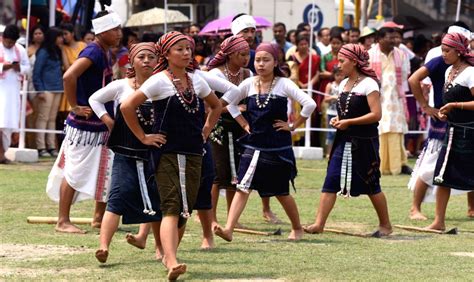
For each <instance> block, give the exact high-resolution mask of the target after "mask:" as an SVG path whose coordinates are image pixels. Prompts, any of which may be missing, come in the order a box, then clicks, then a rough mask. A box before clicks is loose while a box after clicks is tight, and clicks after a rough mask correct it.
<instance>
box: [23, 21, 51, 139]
mask: <svg viewBox="0 0 474 282" xmlns="http://www.w3.org/2000/svg"><path fill="white" fill-rule="evenodd" d="M45 33H46V29H45V28H44V27H43V26H42V25H40V24H38V25H36V26H34V27H33V29H32V30H31V32H30V38H29V42H30V44H29V45H28V50H27V53H28V58H29V60H30V66H31V67H30V71H29V72H28V78H29V79H28V91H30V92H29V93H28V101H29V102H31V106H32V108H33V114H31V115H27V117H26V128H34V127H35V122H36V113H37V107H36V101H37V100H36V99H35V97H36V94H35V93H34V91H35V87H34V85H33V79H31V78H32V77H33V66H34V65H35V60H36V51H38V49H39V48H40V47H41V43H43V41H44V34H45ZM35 138H36V134H35V133H33V132H27V133H26V135H25V142H26V147H28V148H36V141H35Z"/></svg>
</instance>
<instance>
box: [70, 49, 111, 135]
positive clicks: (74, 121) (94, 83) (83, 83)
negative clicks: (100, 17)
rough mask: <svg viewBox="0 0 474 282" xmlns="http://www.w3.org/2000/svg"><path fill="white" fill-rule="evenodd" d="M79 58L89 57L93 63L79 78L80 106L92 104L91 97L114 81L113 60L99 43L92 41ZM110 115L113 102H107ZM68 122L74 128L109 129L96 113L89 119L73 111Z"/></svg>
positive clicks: (78, 97)
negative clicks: (90, 102)
mask: <svg viewBox="0 0 474 282" xmlns="http://www.w3.org/2000/svg"><path fill="white" fill-rule="evenodd" d="M79 58H87V59H89V60H90V61H91V62H92V65H91V66H90V67H89V68H88V69H86V70H85V71H84V72H83V73H82V74H81V76H79V78H78V79H77V89H76V99H77V105H78V106H90V105H89V97H90V96H92V94H94V92H96V91H97V90H99V89H100V88H102V87H104V86H106V85H107V84H108V83H109V82H111V81H112V67H111V66H112V61H111V60H110V56H108V55H107V53H106V52H105V51H104V50H103V49H102V48H101V47H100V46H99V45H98V44H97V43H95V42H94V43H90V44H89V45H87V47H86V48H84V49H83V50H82V51H81V53H79V57H78V59H79ZM105 109H106V110H107V112H108V113H109V115H110V116H114V115H113V102H108V103H106V104H105ZM66 123H67V124H68V125H70V126H72V127H74V128H78V129H81V130H87V131H93V132H96V131H107V130H108V129H107V127H106V126H105V124H104V123H102V121H101V120H100V119H99V118H98V117H97V116H96V115H95V114H94V115H93V116H92V117H90V118H89V119H87V120H85V118H84V117H81V116H76V115H75V114H74V113H71V114H70V115H69V116H68V118H67V120H66Z"/></svg>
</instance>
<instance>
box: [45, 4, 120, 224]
mask: <svg viewBox="0 0 474 282" xmlns="http://www.w3.org/2000/svg"><path fill="white" fill-rule="evenodd" d="M121 23H122V21H121V20H120V18H119V17H118V15H117V14H115V13H108V12H107V11H101V12H99V13H98V15H97V17H96V18H95V19H94V20H92V25H93V26H94V31H95V32H96V40H95V41H94V42H93V43H91V44H89V45H88V46H87V47H86V48H85V49H84V50H82V52H81V53H80V55H79V58H78V59H77V60H76V61H75V62H74V63H73V65H72V66H71V67H70V68H69V69H68V70H67V71H66V73H65V74H64V77H63V79H64V93H65V94H66V96H67V98H68V101H69V104H70V105H71V107H72V109H71V113H70V114H69V116H68V117H67V120H66V128H65V131H66V136H65V138H64V141H63V143H62V146H61V151H60V152H59V155H58V158H57V159H56V162H55V164H54V166H53V168H52V170H51V173H50V174H49V177H48V184H47V187H46V192H47V194H48V196H49V197H50V198H51V199H52V200H54V201H59V217H58V223H57V225H56V231H58V232H67V233H84V231H82V230H81V229H79V228H78V227H76V226H75V225H73V224H72V223H71V221H70V218H69V213H70V210H71V205H72V204H73V203H74V202H77V201H81V200H86V199H95V200H96V207H95V213H94V218H93V221H92V226H93V227H97V228H99V227H100V223H101V221H102V217H103V215H104V212H105V207H106V204H105V200H106V197H107V190H108V186H109V185H110V182H109V180H110V179H109V178H108V175H107V172H108V170H109V169H110V166H111V163H112V157H113V156H112V153H110V151H109V150H108V148H107V147H106V146H105V144H106V143H107V139H108V136H109V130H110V129H111V127H110V125H107V124H105V123H103V122H102V121H101V120H100V119H99V118H98V117H97V116H96V115H95V114H94V113H93V112H92V110H91V108H90V107H89V102H88V100H89V97H90V96H91V95H92V94H93V93H94V92H95V91H97V90H99V89H100V88H102V87H105V85H107V84H108V83H109V82H110V81H111V79H112V71H111V64H110V63H111V62H110V58H109V55H108V54H109V48H110V47H112V46H115V45H117V44H118V42H119V41H120V38H121V34H122V32H121V29H120V25H121ZM107 111H108V112H109V114H111V113H112V112H113V105H112V104H109V105H107Z"/></svg>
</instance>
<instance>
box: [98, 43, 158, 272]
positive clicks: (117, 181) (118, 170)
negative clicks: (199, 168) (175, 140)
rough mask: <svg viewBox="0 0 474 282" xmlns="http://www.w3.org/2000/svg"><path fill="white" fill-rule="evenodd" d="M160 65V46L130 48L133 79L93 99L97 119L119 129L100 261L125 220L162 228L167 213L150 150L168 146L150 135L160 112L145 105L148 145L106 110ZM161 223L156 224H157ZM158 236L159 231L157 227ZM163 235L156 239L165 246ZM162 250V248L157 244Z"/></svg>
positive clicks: (112, 140)
mask: <svg viewBox="0 0 474 282" xmlns="http://www.w3.org/2000/svg"><path fill="white" fill-rule="evenodd" d="M157 63H158V56H157V54H156V47H155V44H154V43H138V44H135V45H132V47H131V48H130V64H131V66H132V67H131V69H130V70H129V71H128V75H127V76H128V78H125V79H121V80H116V81H114V82H112V83H110V84H109V85H107V86H106V87H105V88H102V89H100V90H99V91H97V92H95V93H94V95H92V96H91V97H90V98H89V103H90V105H91V107H92V109H93V110H94V112H95V114H96V115H97V116H98V117H99V118H100V119H101V120H102V121H103V122H104V123H105V124H108V125H109V126H110V127H113V129H112V132H111V135H110V137H109V142H108V146H109V148H110V149H111V150H112V151H114V153H115V156H114V162H113V167H112V184H111V190H110V194H109V198H108V200H107V210H106V212H105V214H104V219H103V220H102V225H101V228H100V239H99V240H100V246H99V249H98V250H97V251H96V254H95V256H96V258H97V260H99V261H100V262H102V263H104V262H106V260H107V257H108V254H109V252H108V250H109V245H110V242H111V240H112V237H113V235H114V233H115V231H116V230H117V227H118V225H119V220H120V216H122V222H123V223H124V224H135V223H144V222H152V226H153V225H159V221H161V212H160V210H159V197H158V189H157V188H156V182H155V178H154V175H153V174H151V175H150V173H148V171H147V168H148V160H149V152H148V145H150V146H160V145H161V144H164V143H166V137H165V136H164V135H161V134H150V133H151V130H152V126H153V123H154V118H155V117H154V112H153V109H152V105H151V103H145V104H143V105H140V106H139V107H138V108H137V110H136V114H137V116H138V119H139V121H140V126H141V127H142V128H143V130H144V131H145V133H146V134H150V135H149V136H147V141H146V142H145V143H146V145H145V144H143V143H142V142H140V141H139V140H138V139H137V138H136V137H135V135H133V133H132V132H131V131H130V129H129V128H128V127H127V125H126V124H125V122H124V120H123V117H122V113H121V112H120V109H117V111H116V116H115V122H114V119H113V118H112V117H111V116H110V115H109V114H108V113H107V111H106V109H105V104H106V103H107V102H110V101H113V102H115V104H116V105H120V104H121V102H122V101H123V100H124V99H125V98H126V97H127V96H129V95H130V94H132V93H133V92H134V91H135V90H137V89H138V88H139V87H140V86H141V85H142V84H143V82H144V81H145V80H147V79H148V78H149V77H150V76H151V75H152V74H153V69H154V68H155V67H156V65H157ZM153 223H155V224H153ZM153 230H154V231H155V230H157V231H158V230H159V226H155V227H154V228H153ZM159 237H160V234H159V231H158V232H155V239H156V240H159ZM157 245H158V246H160V243H159V242H158V244H157Z"/></svg>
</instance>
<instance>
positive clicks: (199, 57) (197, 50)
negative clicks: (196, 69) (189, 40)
mask: <svg viewBox="0 0 474 282" xmlns="http://www.w3.org/2000/svg"><path fill="white" fill-rule="evenodd" d="M193 39H194V43H195V47H194V59H196V61H197V62H198V63H199V65H200V66H203V65H204V61H205V60H206V58H207V56H209V54H210V51H209V49H208V48H207V46H206V42H205V41H204V38H203V37H202V36H198V35H195V36H194V37H193Z"/></svg>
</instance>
